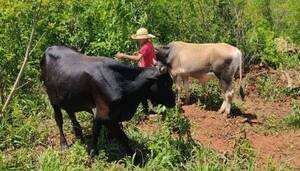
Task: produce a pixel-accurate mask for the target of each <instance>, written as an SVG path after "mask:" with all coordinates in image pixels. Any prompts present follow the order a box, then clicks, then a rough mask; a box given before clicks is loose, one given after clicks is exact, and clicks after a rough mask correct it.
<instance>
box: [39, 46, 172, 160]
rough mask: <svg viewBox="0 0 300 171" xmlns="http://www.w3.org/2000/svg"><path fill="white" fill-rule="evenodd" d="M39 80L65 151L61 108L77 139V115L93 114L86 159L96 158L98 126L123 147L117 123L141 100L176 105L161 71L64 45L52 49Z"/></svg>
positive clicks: (79, 134) (169, 83)
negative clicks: (123, 62) (89, 148)
mask: <svg viewBox="0 0 300 171" xmlns="http://www.w3.org/2000/svg"><path fill="white" fill-rule="evenodd" d="M41 72H42V74H41V80H42V81H44V84H45V87H46V91H47V94H48V96H49V99H50V103H51V105H52V107H53V109H54V112H55V120H56V123H57V126H58V128H59V132H60V145H61V148H62V149H65V148H67V147H68V145H67V141H66V138H65V136H64V133H63V118H62V113H61V109H64V110H65V111H66V112H67V113H68V115H69V117H70V119H71V121H72V124H73V129H74V132H75V136H76V138H80V139H82V130H81V127H80V124H79V123H78V121H77V119H76V117H75V112H80V111H87V112H89V113H92V114H93V115H94V119H93V129H92V131H93V138H92V147H91V150H90V151H89V153H90V155H91V156H93V155H95V154H97V152H98V149H97V139H98V135H99V131H100V128H101V125H102V124H103V125H105V126H106V127H107V128H108V131H109V132H110V134H111V135H112V136H114V137H116V139H117V140H118V141H119V142H120V144H121V145H123V146H124V147H125V149H126V152H127V154H132V153H133V151H132V150H131V149H130V147H129V145H128V138H127V136H126V135H125V133H124V132H123V131H122V129H121V128H120V125H119V122H122V121H128V120H130V119H131V118H132V117H133V115H134V113H135V112H136V110H137V107H138V105H139V103H140V102H141V101H144V100H146V99H150V100H151V101H152V102H153V103H154V104H163V105H165V106H167V107H174V106H175V95H174V93H173V91H172V83H173V82H172V79H171V77H170V76H169V74H168V73H165V72H162V71H161V67H152V68H147V69H140V68H133V67H131V66H128V65H125V64H122V63H120V62H118V61H116V60H113V59H110V58H107V57H90V56H85V55H83V54H80V53H78V52H76V51H74V50H72V49H70V48H67V47H64V46H51V47H49V48H47V50H46V51H45V55H44V57H43V59H42V61H41Z"/></svg>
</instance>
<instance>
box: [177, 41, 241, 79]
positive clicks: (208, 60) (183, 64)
mask: <svg viewBox="0 0 300 171" xmlns="http://www.w3.org/2000/svg"><path fill="white" fill-rule="evenodd" d="M171 45H172V51H173V54H174V55H175V56H174V57H173V58H174V60H173V62H172V67H171V68H172V69H171V73H172V75H177V74H184V73H185V74H186V73H189V72H193V71H195V70H210V67H211V65H212V64H213V63H215V62H218V63H223V61H225V60H227V59H230V58H232V57H233V56H235V54H236V51H237V48H236V47H234V46H231V45H229V44H226V43H204V44H196V43H185V42H172V43H171Z"/></svg>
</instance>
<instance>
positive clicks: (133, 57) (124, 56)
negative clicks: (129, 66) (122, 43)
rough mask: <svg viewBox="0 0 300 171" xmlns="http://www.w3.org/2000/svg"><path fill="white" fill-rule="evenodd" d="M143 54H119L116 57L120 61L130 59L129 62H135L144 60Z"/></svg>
mask: <svg viewBox="0 0 300 171" xmlns="http://www.w3.org/2000/svg"><path fill="white" fill-rule="evenodd" d="M142 56H143V55H142V54H140V53H135V54H133V55H128V54H126V53H117V54H116V57H117V58H119V59H129V60H134V61H139V60H140V59H141V58H142Z"/></svg>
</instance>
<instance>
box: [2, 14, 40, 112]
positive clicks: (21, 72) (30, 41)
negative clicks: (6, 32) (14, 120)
mask: <svg viewBox="0 0 300 171" xmlns="http://www.w3.org/2000/svg"><path fill="white" fill-rule="evenodd" d="M35 25H36V21H35V20H33V24H32V29H31V34H30V38H29V42H28V45H27V49H26V53H25V57H24V60H23V64H22V67H21V69H20V71H19V74H18V76H17V79H16V81H15V83H14V85H13V87H12V89H11V91H10V93H9V95H8V97H7V99H6V101H5V103H4V105H3V108H2V109H1V113H0V117H2V115H3V112H4V111H5V109H6V107H7V105H8V103H9V102H10V100H11V98H12V96H13V94H14V92H15V90H16V88H17V86H18V84H19V82H20V79H21V76H22V74H23V72H24V69H25V66H26V64H27V61H28V57H29V50H30V48H31V45H32V40H33V35H34V32H35Z"/></svg>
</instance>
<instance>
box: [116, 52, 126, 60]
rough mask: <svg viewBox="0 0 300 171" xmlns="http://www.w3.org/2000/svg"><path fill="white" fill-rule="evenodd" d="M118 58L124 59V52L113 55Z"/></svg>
mask: <svg viewBox="0 0 300 171" xmlns="http://www.w3.org/2000/svg"><path fill="white" fill-rule="evenodd" d="M115 56H116V57H117V58H118V59H124V58H125V56H126V54H125V53H120V52H118V53H117V54H116V55H115Z"/></svg>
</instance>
